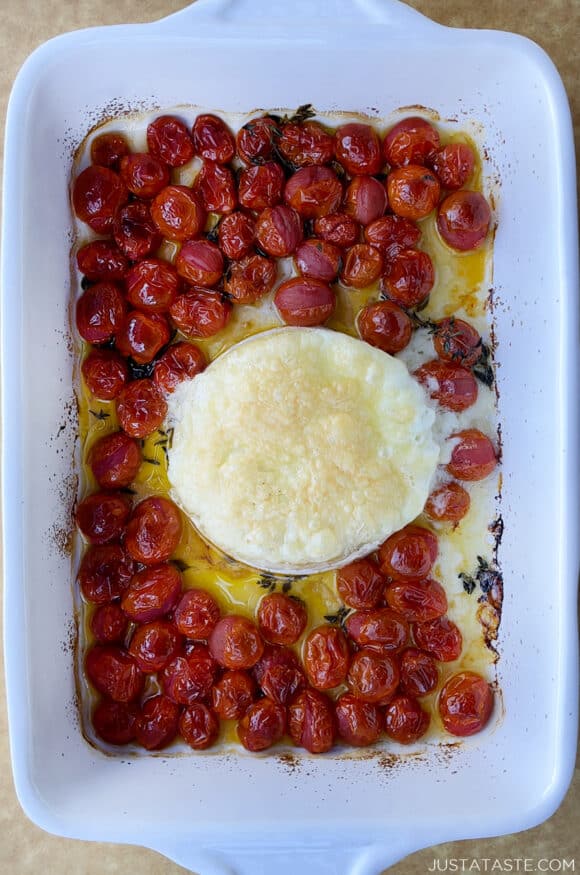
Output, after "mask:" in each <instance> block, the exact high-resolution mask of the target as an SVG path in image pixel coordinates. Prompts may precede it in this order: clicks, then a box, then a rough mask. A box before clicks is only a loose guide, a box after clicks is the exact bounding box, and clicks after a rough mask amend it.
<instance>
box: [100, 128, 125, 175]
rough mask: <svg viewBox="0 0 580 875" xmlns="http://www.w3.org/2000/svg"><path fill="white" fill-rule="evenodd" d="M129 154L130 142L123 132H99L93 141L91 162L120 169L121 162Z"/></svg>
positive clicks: (116, 169)
mask: <svg viewBox="0 0 580 875" xmlns="http://www.w3.org/2000/svg"><path fill="white" fill-rule="evenodd" d="M128 154H129V144H128V143H127V140H126V139H125V137H124V136H123V135H122V134H114V133H110V134H99V136H98V137H95V138H94V140H93V142H92V143H91V162H92V163H93V164H98V165H99V166H100V167H108V168H110V169H111V170H115V171H118V169H119V162H120V160H121V158H122V157H123V156H124V155H128Z"/></svg>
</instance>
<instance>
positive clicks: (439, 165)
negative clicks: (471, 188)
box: [430, 143, 475, 191]
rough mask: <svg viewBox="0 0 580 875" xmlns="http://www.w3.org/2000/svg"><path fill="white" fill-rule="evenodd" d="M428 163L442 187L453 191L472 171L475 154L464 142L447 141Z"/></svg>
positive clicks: (462, 183)
mask: <svg viewBox="0 0 580 875" xmlns="http://www.w3.org/2000/svg"><path fill="white" fill-rule="evenodd" d="M430 164H431V167H432V168H433V170H434V171H435V173H436V174H437V176H438V177H439V182H440V183H441V185H442V186H443V188H448V189H451V190H453V191H454V190H455V189H457V188H461V187H462V186H464V185H465V183H466V182H467V180H468V179H469V177H470V176H471V174H472V173H473V167H474V165H475V155H474V154H473V149H472V148H471V147H470V146H468V145H467V144H466V143H449V145H448V146H443V148H442V149H439V151H438V152H437V154H436V155H435V156H434V158H432V159H431V162H430Z"/></svg>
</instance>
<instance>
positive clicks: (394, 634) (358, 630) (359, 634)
mask: <svg viewBox="0 0 580 875" xmlns="http://www.w3.org/2000/svg"><path fill="white" fill-rule="evenodd" d="M346 631H347V634H348V635H349V636H350V638H352V640H353V641H354V642H355V644H358V646H359V647H368V648H370V649H371V650H376V651H377V652H379V653H382V652H383V651H385V650H387V651H388V650H399V649H400V648H401V647H402V646H403V645H404V644H405V642H406V641H407V639H408V637H409V625H408V623H407V621H406V620H405V619H404V617H401V616H400V615H399V614H396V613H395V612H394V611H391V610H390V608H375V609H374V610H372V611H356V612H355V613H354V614H351V615H350V617H348V618H347V620H346Z"/></svg>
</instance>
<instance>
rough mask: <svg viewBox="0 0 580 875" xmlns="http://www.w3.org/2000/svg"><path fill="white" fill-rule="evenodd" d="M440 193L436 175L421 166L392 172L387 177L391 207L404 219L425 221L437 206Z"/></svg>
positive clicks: (412, 165) (402, 168)
mask: <svg viewBox="0 0 580 875" xmlns="http://www.w3.org/2000/svg"><path fill="white" fill-rule="evenodd" d="M440 193H441V186H440V184H439V180H438V179H437V177H436V176H435V174H434V173H433V172H432V171H431V170H427V168H426V167H422V166H420V165H419V164H410V165H409V166H407V167H400V168H398V169H397V170H392V171H391V172H390V173H389V175H388V177H387V194H388V196H389V206H390V208H391V209H392V211H393V212H394V213H396V215H397V216H402V217H403V218H404V219H412V220H413V221H416V220H417V219H424V218H425V216H428V215H429V213H431V212H432V211H433V210H434V209H435V207H436V206H437V203H438V201H439V195H440Z"/></svg>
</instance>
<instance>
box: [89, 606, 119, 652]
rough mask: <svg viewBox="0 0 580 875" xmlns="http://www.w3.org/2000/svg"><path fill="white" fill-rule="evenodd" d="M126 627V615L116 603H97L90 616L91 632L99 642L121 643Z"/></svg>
mask: <svg viewBox="0 0 580 875" xmlns="http://www.w3.org/2000/svg"><path fill="white" fill-rule="evenodd" d="M127 627H128V621H127V617H126V616H125V614H124V613H123V610H122V608H121V606H120V605H118V604H111V605H99V607H98V608H97V609H96V611H95V613H94V614H93V616H92V617H91V632H92V633H93V635H94V636H95V638H96V640H97V641H98V642H99V643H100V644H120V643H122V642H123V641H124V640H125V635H126V634H127Z"/></svg>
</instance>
